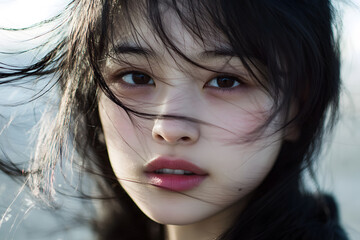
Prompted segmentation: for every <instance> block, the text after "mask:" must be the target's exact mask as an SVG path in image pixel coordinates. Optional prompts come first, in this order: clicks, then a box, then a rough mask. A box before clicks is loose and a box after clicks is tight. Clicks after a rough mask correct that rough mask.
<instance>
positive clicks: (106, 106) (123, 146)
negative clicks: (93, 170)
mask: <svg viewBox="0 0 360 240" xmlns="http://www.w3.org/2000/svg"><path fill="white" fill-rule="evenodd" d="M99 115H100V120H101V124H102V127H103V131H104V135H105V141H106V146H107V150H108V154H109V158H110V162H111V165H112V167H113V169H114V172H115V173H116V175H117V176H118V177H124V176H127V175H128V172H131V171H132V170H134V169H135V168H136V166H135V165H134V163H132V162H131V161H126V160H127V159H133V158H134V156H136V155H137V154H142V153H141V151H143V148H142V147H141V144H140V139H141V136H138V135H137V134H136V131H134V130H135V129H136V126H134V125H133V123H132V121H131V119H130V118H129V116H128V115H127V113H126V112H125V111H124V110H123V109H122V108H121V107H119V106H117V105H116V104H115V103H113V102H112V101H111V100H109V99H108V98H107V97H105V96H102V97H100V100H99Z"/></svg>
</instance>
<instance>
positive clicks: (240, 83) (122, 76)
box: [115, 71, 246, 91]
mask: <svg viewBox="0 0 360 240" xmlns="http://www.w3.org/2000/svg"><path fill="white" fill-rule="evenodd" d="M129 75H130V77H131V79H127V80H126V79H125V77H127V76H129ZM134 75H139V76H140V75H141V76H142V77H145V78H148V79H145V82H144V84H136V83H135V82H134V79H133V76H134ZM115 78H116V79H117V80H118V79H120V82H121V84H123V85H124V86H125V87H129V88H139V87H148V86H156V84H155V81H154V80H153V78H151V76H150V75H149V74H147V73H144V72H142V71H126V72H122V73H120V74H117V75H116V77H115ZM127 78H128V77H127ZM221 78H223V79H225V78H226V79H227V80H230V81H232V82H231V83H233V84H235V86H230V87H220V86H219V83H220V82H219V79H221ZM138 80H143V79H138ZM118 81H119V80H118ZM130 81H132V82H133V83H130ZM146 81H148V82H146ZM148 83H151V84H148ZM211 83H215V84H217V85H218V86H219V87H214V86H210V84H211ZM244 85H246V84H245V83H244V81H243V79H242V78H239V77H236V76H233V75H230V74H223V75H218V76H215V77H213V78H212V79H210V80H209V81H207V82H206V83H205V85H204V88H205V87H208V88H211V89H214V90H216V91H233V90H235V89H237V88H238V87H242V86H244Z"/></svg>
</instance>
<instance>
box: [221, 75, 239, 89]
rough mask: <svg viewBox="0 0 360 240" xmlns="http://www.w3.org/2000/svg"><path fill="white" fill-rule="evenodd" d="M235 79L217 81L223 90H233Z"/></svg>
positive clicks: (225, 78)
mask: <svg viewBox="0 0 360 240" xmlns="http://www.w3.org/2000/svg"><path fill="white" fill-rule="evenodd" d="M234 81H235V80H234V79H231V78H228V77H219V78H218V79H217V84H218V86H219V87H222V88H231V87H232V86H233V85H234Z"/></svg>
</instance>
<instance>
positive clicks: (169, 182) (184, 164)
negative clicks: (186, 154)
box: [145, 157, 207, 191]
mask: <svg viewBox="0 0 360 240" xmlns="http://www.w3.org/2000/svg"><path fill="white" fill-rule="evenodd" d="M163 168H167V169H174V170H175V169H178V170H184V171H190V172H192V173H194V175H179V174H161V173H155V171H156V170H159V169H163ZM145 172H146V176H147V177H148V179H149V182H150V184H152V185H154V186H157V187H160V188H164V189H167V190H171V191H186V190H190V189H192V188H195V187H196V186H198V185H199V184H200V183H201V182H202V181H203V180H204V179H205V178H206V176H207V173H206V172H205V171H204V170H202V169H201V168H199V167H198V166H196V165H195V164H192V163H190V162H188V161H185V160H182V159H169V158H162V157H161V158H157V159H155V160H153V161H151V162H150V163H149V164H148V165H147V166H146V167H145Z"/></svg>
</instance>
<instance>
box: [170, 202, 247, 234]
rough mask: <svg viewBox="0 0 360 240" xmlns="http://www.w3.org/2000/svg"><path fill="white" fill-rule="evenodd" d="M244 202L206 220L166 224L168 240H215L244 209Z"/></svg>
mask: <svg viewBox="0 0 360 240" xmlns="http://www.w3.org/2000/svg"><path fill="white" fill-rule="evenodd" d="M243 208H244V204H235V205H233V206H231V207H229V208H227V209H225V210H223V211H221V212H220V213H217V214H215V215H213V216H211V217H209V218H206V219H205V220H202V221H199V222H196V223H193V224H188V225H166V228H165V229H166V239H167V240H188V239H196V240H213V239H217V238H218V237H219V236H220V235H221V234H222V233H223V232H225V231H226V230H227V229H228V228H229V227H230V226H231V224H233V222H234V220H235V218H236V217H237V216H238V215H239V213H240V212H241V211H242V210H243Z"/></svg>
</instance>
